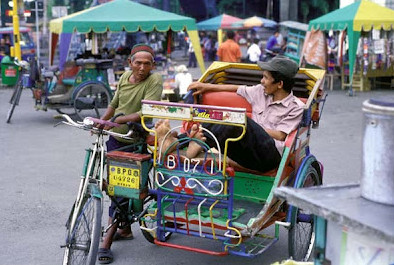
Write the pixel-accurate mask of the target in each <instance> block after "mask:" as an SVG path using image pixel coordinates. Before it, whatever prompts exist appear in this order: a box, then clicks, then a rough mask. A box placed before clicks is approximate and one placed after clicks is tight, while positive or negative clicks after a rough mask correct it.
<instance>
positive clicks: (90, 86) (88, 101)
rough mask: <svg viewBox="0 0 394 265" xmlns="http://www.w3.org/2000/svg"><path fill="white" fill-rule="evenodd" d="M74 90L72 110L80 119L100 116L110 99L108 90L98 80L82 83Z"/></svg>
mask: <svg viewBox="0 0 394 265" xmlns="http://www.w3.org/2000/svg"><path fill="white" fill-rule="evenodd" d="M76 91H77V92H76V95H75V97H74V102H73V104H74V110H75V112H76V114H77V116H78V118H79V119H81V120H83V119H84V118H86V117H95V118H100V117H101V116H102V115H103V114H104V112H105V110H106V109H107V107H108V104H109V103H110V101H111V95H110V92H109V90H108V89H107V88H106V87H105V86H104V85H103V84H102V83H99V82H93V81H91V82H86V83H82V84H81V85H80V86H79V87H77V88H76Z"/></svg>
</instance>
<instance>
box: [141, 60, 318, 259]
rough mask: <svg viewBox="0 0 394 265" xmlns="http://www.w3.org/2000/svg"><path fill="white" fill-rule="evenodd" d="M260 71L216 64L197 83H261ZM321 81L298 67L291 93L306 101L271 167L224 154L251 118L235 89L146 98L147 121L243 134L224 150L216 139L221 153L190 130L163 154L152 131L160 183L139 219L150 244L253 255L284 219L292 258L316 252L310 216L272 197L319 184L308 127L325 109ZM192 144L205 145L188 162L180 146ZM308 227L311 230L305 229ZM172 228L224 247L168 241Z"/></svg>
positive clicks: (268, 241) (276, 233)
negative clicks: (188, 97) (184, 98)
mask: <svg viewBox="0 0 394 265" xmlns="http://www.w3.org/2000/svg"><path fill="white" fill-rule="evenodd" d="M261 76H262V71H260V70H259V68H258V66H257V65H252V64H234V63H219V62H214V63H213V64H212V65H211V67H210V68H209V69H208V70H207V72H206V73H205V74H204V75H203V76H202V77H201V79H200V81H201V82H209V83H229V84H258V83H259V82H260V80H261ZM322 78H324V71H323V70H312V69H300V71H299V73H298V74H297V82H296V86H295V89H294V94H295V95H296V96H298V97H299V98H301V99H302V100H303V101H304V102H305V111H304V115H303V119H302V122H301V123H300V125H299V127H298V129H297V130H295V131H293V132H292V133H291V134H289V135H288V137H287V139H286V143H285V149H284V151H283V154H282V160H281V162H280V165H279V167H278V168H277V169H275V170H272V171H269V172H257V171H253V170H250V169H247V168H243V167H240V166H239V165H237V164H236V163H232V162H231V160H230V159H228V158H227V156H226V154H227V148H228V143H229V142H230V141H237V140H239V139H241V138H242V136H243V134H244V133H245V127H246V126H247V124H246V120H247V119H246V117H247V116H248V115H250V112H251V108H250V105H249V104H248V103H247V102H246V101H245V100H244V99H243V98H242V97H239V96H238V95H236V94H235V93H230V92H214V93H206V94H204V95H203V96H202V97H201V98H200V99H199V100H200V103H201V104H179V103H167V102H166V103H164V102H155V101H143V107H142V113H143V117H142V122H143V123H144V120H145V119H146V118H158V119H175V120H182V121H187V122H189V123H186V124H190V122H200V123H201V122H204V123H219V124H226V125H232V126H238V127H240V128H241V129H242V130H240V131H241V133H240V135H239V137H237V138H231V139H227V142H226V144H225V148H224V150H221V149H220V146H219V145H218V144H217V148H216V149H217V150H216V151H215V150H214V151H212V149H209V147H208V146H206V145H205V144H204V142H199V141H198V140H196V139H194V138H191V136H189V135H188V134H187V133H186V135H185V136H184V137H183V138H182V137H181V138H179V139H178V142H177V145H176V148H175V144H174V146H172V147H174V148H171V146H170V147H169V148H167V149H166V150H164V151H163V150H162V144H161V143H158V141H157V135H156V132H155V131H153V130H150V131H151V132H152V133H153V134H155V136H156V139H155V145H154V168H155V174H154V182H155V188H154V189H152V190H151V191H150V192H152V193H154V194H156V196H157V203H155V204H152V205H150V207H149V208H148V209H147V214H146V215H145V217H143V218H142V219H143V220H144V221H143V222H142V223H143V225H142V226H141V228H142V229H143V230H144V231H145V233H144V235H147V234H149V235H150V237H151V239H152V238H154V240H150V241H154V243H156V244H158V245H163V246H168V247H174V248H179V249H185V250H191V251H195V252H200V253H206V254H212V255H227V254H234V255H240V256H246V257H254V256H256V255H258V254H261V253H262V252H264V251H265V250H266V249H268V247H270V246H271V245H273V243H275V242H276V241H277V240H278V238H279V225H281V224H282V225H284V226H286V227H288V228H289V252H290V253H289V254H290V256H292V257H293V258H294V259H296V260H305V259H307V258H308V257H309V254H310V250H311V249H312V245H311V244H310V242H311V241H312V230H313V224H312V222H313V218H311V216H309V215H308V214H307V213H303V212H302V210H301V209H297V208H295V207H291V206H290V207H289V206H287V204H286V203H284V202H283V201H281V200H279V199H278V198H276V197H274V193H273V191H274V190H275V188H277V187H279V186H282V185H288V186H294V187H304V186H312V185H320V184H321V183H322V173H323V169H322V166H321V164H320V163H319V162H318V161H317V159H316V158H315V157H314V156H313V155H312V154H310V152H309V136H310V129H311V127H312V125H314V126H315V127H316V125H318V122H319V119H320V110H321V109H322V106H321V105H322V104H320V105H319V102H322V101H324V99H323V94H324V93H323V90H322ZM146 129H148V128H146ZM178 129H180V130H181V132H184V131H185V126H179V127H175V128H172V129H171V131H170V132H168V134H167V135H170V134H171V132H172V131H173V130H178ZM148 130H149V129H148ZM204 130H205V129H204ZM191 141H195V142H198V143H199V144H200V145H201V146H202V147H203V149H204V154H203V155H202V156H201V157H199V158H196V159H188V158H187V157H185V156H184V155H182V152H183V151H182V150H181V149H182V148H183V147H184V146H187V144H188V143H189V142H191ZM170 149H174V150H171V152H170ZM158 150H162V151H161V152H159V151H158ZM273 224H275V230H274V232H273V234H272V235H270V234H268V233H266V231H265V228H267V227H269V226H271V225H273ZM301 228H302V229H301ZM305 228H308V231H307V232H306V233H305V234H300V232H302V231H305ZM168 233H179V234H183V235H187V236H196V237H203V238H209V239H214V240H218V241H220V242H221V243H222V249H221V250H220V251H213V250H206V249H200V248H195V247H191V246H183V245H178V244H176V243H172V242H171V243H170V242H165V240H166V239H167V238H168V236H166V235H168ZM300 236H301V237H303V238H300ZM299 241H300V242H299ZM302 241H303V242H304V244H302ZM305 242H307V243H305Z"/></svg>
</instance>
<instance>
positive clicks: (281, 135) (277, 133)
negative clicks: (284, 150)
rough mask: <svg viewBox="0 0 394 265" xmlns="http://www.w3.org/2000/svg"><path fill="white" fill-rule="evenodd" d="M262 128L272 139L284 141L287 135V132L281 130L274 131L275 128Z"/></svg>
mask: <svg viewBox="0 0 394 265" xmlns="http://www.w3.org/2000/svg"><path fill="white" fill-rule="evenodd" d="M264 130H265V131H266V132H267V133H268V134H269V135H270V136H271V137H272V138H274V139H276V140H279V141H284V140H285V139H286V137H287V134H286V133H284V132H282V131H276V130H271V129H266V128H264Z"/></svg>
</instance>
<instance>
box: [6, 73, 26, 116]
mask: <svg viewBox="0 0 394 265" xmlns="http://www.w3.org/2000/svg"><path fill="white" fill-rule="evenodd" d="M21 82H22V80H18V83H17V86H16V87H15V89H14V92H13V93H12V96H11V100H10V103H11V106H10V108H9V109H8V112H7V119H6V122H7V123H10V122H11V118H12V114H13V113H14V110H15V107H16V105H18V104H19V100H20V97H21V95H22V89H23V87H22V83H21Z"/></svg>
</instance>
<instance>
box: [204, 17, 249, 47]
mask: <svg viewBox="0 0 394 265" xmlns="http://www.w3.org/2000/svg"><path fill="white" fill-rule="evenodd" d="M237 21H242V19H241V18H238V17H234V16H230V15H227V14H222V15H220V16H216V17H213V18H210V19H207V20H204V21H201V22H198V23H197V29H198V30H207V31H217V37H218V43H219V45H220V44H221V43H222V39H223V29H234V28H233V27H232V24H233V23H234V22H237Z"/></svg>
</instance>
